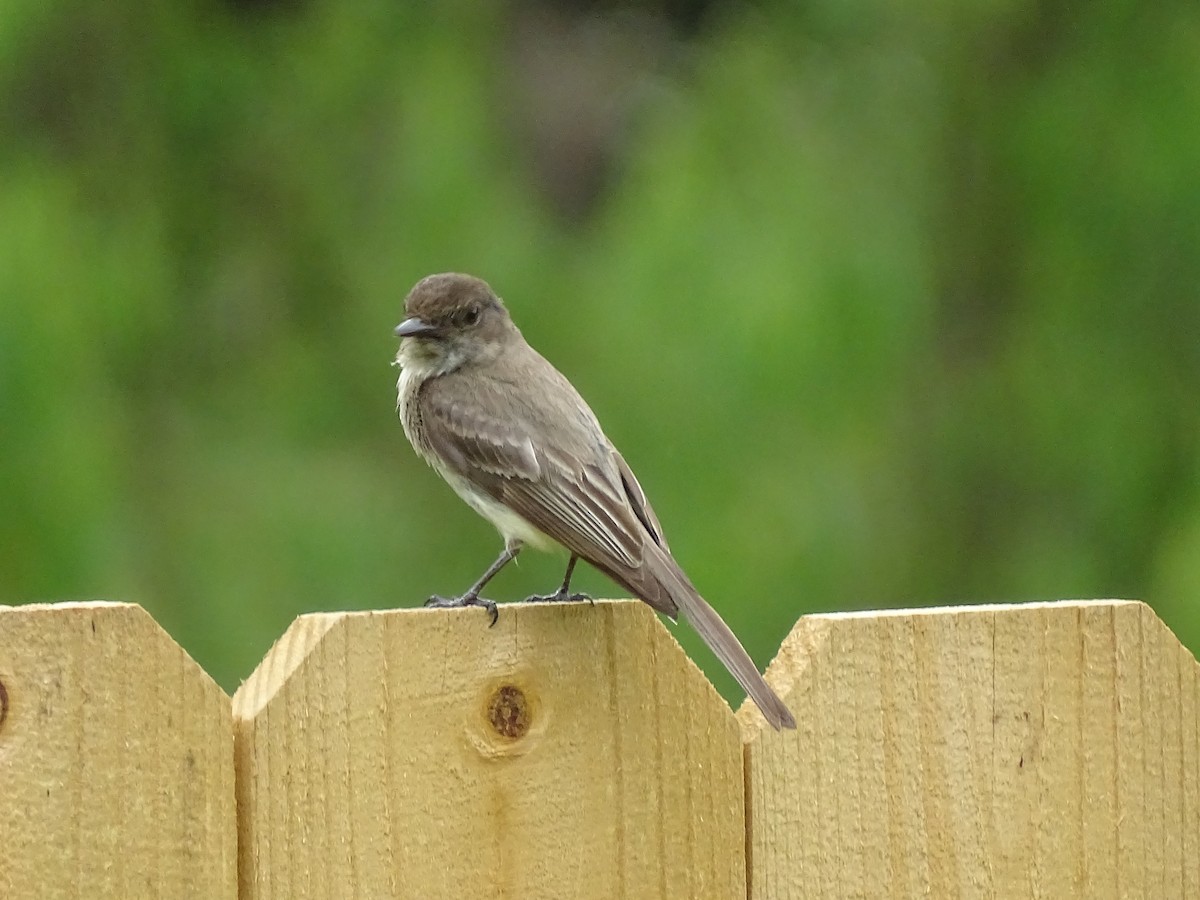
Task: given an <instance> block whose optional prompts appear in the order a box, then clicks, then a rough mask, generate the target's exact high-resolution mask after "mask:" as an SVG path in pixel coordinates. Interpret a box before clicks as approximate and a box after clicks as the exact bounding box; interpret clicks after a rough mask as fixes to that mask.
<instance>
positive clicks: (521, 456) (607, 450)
mask: <svg viewBox="0 0 1200 900" xmlns="http://www.w3.org/2000/svg"><path fill="white" fill-rule="evenodd" d="M395 334H396V336H397V337H399V338H400V339H401V340H400V346H399V349H398V351H397V353H396V359H395V365H397V366H399V368H400V375H399V378H398V379H397V382H396V410H397V414H398V416H399V418H400V421H401V424H402V425H403V428H404V433H405V435H406V436H407V438H408V440H409V442H410V443H411V444H412V446H413V448H414V449H415V450H416V452H417V454H418V455H419V456H420V457H421V458H423V459H424V460H425V461H426V462H427V463H428V464H429V465H430V466H431V467H432V468H433V469H434V470H435V471H436V472H437V473H438V474H439V475H441V477H442V478H443V479H444V480H445V481H446V482H447V483H448V484H449V485H450V487H451V488H453V490H454V491H455V493H457V494H458V496H459V497H461V498H462V499H463V501H465V502H466V503H467V505H468V506H470V507H471V508H472V509H474V510H475V512H477V513H479V514H480V515H481V516H482V517H483V518H484V519H486V520H488V521H489V522H491V524H492V525H493V526H494V527H495V528H496V530H497V531H499V532H500V535H501V537H502V538H503V540H504V550H503V552H501V554H500V555H499V556H498V557H497V558H496V560H495V562H493V563H492V564H491V565H490V566H489V567H488V568H487V570H486V571H485V572H484V573H483V575H481V576H480V577H479V579H478V580H477V581H476V582H475V583H474V584H473V585H472V586H471V587H470V588H469V589H468V590H467V591H466V592H465V593H463V594H461V595H459V596H455V597H446V596H441V595H434V596H432V597H430V598H429V599H428V600H427V601H426V604H425V605H426V606H433V607H467V606H479V607H483V608H484V609H486V610H487V611H488V612H489V613H490V615H491V623H492V624H493V625H494V624H495V622H496V617H497V615H498V611H497V608H496V605H495V603H494V602H493V601H491V600H487V599H485V598H483V597H481V596H480V593H481V591H482V590H483V589H484V587H485V585H487V583H488V582H489V581H490V580H491V579H492V578H493V577H494V576H495V575H496V573H497V572H499V571H500V570H501V569H503V568H504V566H505V565H507V564H508V563H509V562H511V561H512V560H513V559H515V558H516V556H517V554H518V553H520V552H521V550H522V548H523V547H526V546H529V547H533V548H535V549H539V550H551V551H552V550H556V549H560V548H565V550H566V551H567V553H568V555H569V558H568V562H567V569H566V573H565V575H564V576H563V580H562V584H561V585H560V586H559V587H558V589H557V590H556V591H554V592H553V593H551V594H544V595H536V596H534V597H531V598H530V599H531V600H542V601H569V600H575V601H581V600H587V599H590V598H588V597H587V596H586V595H584V594H578V593H572V592H571V589H570V587H571V577H572V575H573V573H574V571H575V566H576V563H577V562H578V561H579V560H581V559H582V560H584V561H586V562H587V563H589V564H590V565H592V566H593V567H595V568H596V569H598V570H599V571H601V572H603V573H604V574H605V575H607V576H608V577H609V578H611V579H612V580H613V581H614V582H616V583H617V584H619V585H620V586H621V587H622V588H624V589H625V590H627V591H629V592H630V593H631V594H632V595H633V596H635V597H637V598H639V599H641V600H643V601H644V602H645V603H647V604H649V605H650V606H651V607H652V608H654V609H655V610H657V611H658V612H660V613H662V614H663V615H665V616H667V617H668V618H670V619H671V620H673V621H674V620H676V619H677V618H678V617H679V616H680V615H682V616H683V618H684V619H685V620H686V621H687V622H688V623H690V624H691V626H692V627H693V628H694V629H695V630H696V632H697V633H698V634H699V635H700V637H701V638H702V639H703V640H704V642H705V643H706V644H707V645H708V647H709V648H710V649H711V650H712V651H713V653H714V654H716V656H717V658H718V659H720V660H721V662H722V664H723V665H724V666H725V667H726V669H728V670H729V672H730V674H732V675H733V677H734V678H735V679H736V680H737V682H738V684H739V685H741V687H742V689H743V690H745V691H746V693H747V694H748V695H749V697H750V698H751V699H752V700H753V701H754V703H755V704H756V705H757V706H758V708H759V709H760V710H761V711H762V714H763V716H764V718H765V719H766V721H767V722H768V723H770V724H771V725H772V726H773V727H774V728H775V729H777V730H778V729H780V728H795V727H796V722H795V719H794V717H793V716H792V713H791V711H790V710H789V709H788V708H787V706H786V705H785V704H784V702H783V701H782V700H781V699H780V698H779V696H778V695H777V694H776V693H775V691H774V690H773V689H772V688H771V687H770V685H768V684H767V682H766V681H765V680H764V679H763V677H762V675H761V674H759V671H758V668H757V667H756V666H755V664H754V661H753V660H752V659H751V658H750V656H749V654H747V653H746V651H745V649H744V648H743V647H742V645H741V643H740V642H739V641H738V639H737V637H736V636H735V635H734V633H733V631H732V630H731V629H730V628H729V626H728V625H726V624H725V622H724V621H723V620H722V619H721V617H720V615H718V613H717V612H716V610H714V609H713V608H712V606H710V605H709V604H708V602H707V601H705V600H704V598H703V597H702V596H701V595H700V593H699V591H697V590H696V588H695V586H694V585H693V584H692V582H691V581H690V580H689V578H688V576H687V575H686V574H685V573H684V571H683V569H682V568H681V567H680V565H679V563H677V562H676V560H675V558H674V556H672V554H671V550H670V547H669V546H668V544H667V539H666V537H665V535H664V533H663V528H662V525H661V524H660V523H659V520H658V516H657V515H655V513H654V509H653V507H651V505H650V501H649V500H647V498H646V494H645V492H644V491H643V490H642V486H641V484H639V482H638V480H637V478H636V477H635V476H634V474H633V470H632V469H631V468H630V467H629V465H628V463H626V462H625V458H624V457H623V456H622V455H621V454H620V452H618V450H617V449H616V447H615V446H613V444H612V442H611V441H610V440H609V439H608V437H607V436H606V435H605V434H604V431H603V430H602V429H601V427H600V423H599V421H598V420H597V418H596V416H595V414H594V413H593V412H592V410H591V408H590V407H589V406H588V405H587V403H585V402H584V400H583V398H582V397H581V396H580V395H579V393H578V391H576V390H575V388H574V387H573V386H572V385H571V383H570V382H569V381H568V380H567V379H566V377H565V376H564V375H562V374H561V373H560V372H559V371H558V370H557V369H556V368H555V367H554V366H553V365H551V364H550V363H549V362H548V361H547V360H546V359H545V358H544V357H543V356H542V355H541V354H540V353H538V352H537V351H536V350H535V349H533V347H531V346H530V345H529V344H528V343H527V342H526V340H525V338H524V336H523V335H522V334H521V331H520V330H519V329H518V328H517V326H516V324H515V323H514V322H513V320H512V317H511V316H510V314H509V312H508V309H507V308H506V307H505V305H504V302H503V301H502V300H501V299H500V298H499V297H498V296H497V294H496V293H495V291H493V290H492V288H491V286H490V285H488V283H487V282H486V281H483V280H482V279H480V278H476V277H474V276H471V275H465V274H461V273H457V272H446V273H440V274H436V275H429V276H427V277H425V278H422V279H421V280H420V281H418V282H417V283H416V285H415V286H414V287H413V288H412V290H411V291H409V293H408V295H407V297H406V298H405V301H404V319H403V321H402V322H401V323H400V324H399V325H397V326H396V328H395Z"/></svg>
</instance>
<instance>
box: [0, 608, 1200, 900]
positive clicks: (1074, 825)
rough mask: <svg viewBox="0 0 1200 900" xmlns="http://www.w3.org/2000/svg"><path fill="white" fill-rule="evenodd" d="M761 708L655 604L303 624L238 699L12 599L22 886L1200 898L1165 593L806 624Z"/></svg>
mask: <svg viewBox="0 0 1200 900" xmlns="http://www.w3.org/2000/svg"><path fill="white" fill-rule="evenodd" d="M767 677H768V679H769V680H770V681H771V682H772V684H773V685H774V686H775V687H776V688H777V689H778V690H779V692H780V694H781V695H782V696H783V697H784V698H785V700H787V702H788V703H789V705H790V707H791V709H792V710H793V712H794V713H795V715H796V719H797V721H798V722H799V727H798V729H797V730H796V731H794V732H785V733H774V732H772V731H771V730H770V729H769V728H767V727H765V725H763V724H762V720H761V719H760V718H759V716H758V714H757V712H756V711H755V710H754V709H752V708H743V709H742V710H740V711H739V712H738V714H737V715H736V716H735V715H734V714H733V713H732V712H731V711H730V710H729V708H728V707H727V706H726V704H725V703H724V702H723V701H722V700H721V698H720V697H719V696H718V695H717V694H716V692H715V691H714V690H713V688H712V687H711V686H710V685H709V683H708V682H707V681H706V680H705V679H704V677H703V676H702V675H701V673H700V672H699V670H697V669H696V667H695V666H694V665H693V664H692V663H691V662H690V661H689V660H688V659H687V658H686V657H685V656H684V655H683V653H682V652H681V651H680V649H679V647H678V646H677V645H676V644H675V642H674V640H673V639H672V638H671V636H670V634H669V633H668V632H667V630H666V629H665V627H664V626H663V625H662V624H661V623H660V622H659V620H658V619H657V618H656V617H655V616H654V615H653V614H652V613H651V611H650V610H649V609H648V608H647V607H645V606H644V605H642V604H640V603H636V602H629V601H625V602H603V603H598V604H596V606H595V607H590V606H587V605H562V606H555V605H533V606H511V607H506V608H504V609H503V611H502V615H501V616H500V620H499V623H498V624H497V625H496V627H495V628H492V629H489V628H486V627H484V624H483V616H482V615H479V614H477V611H475V610H468V611H446V610H397V611H392V612H365V613H329V614H319V615H309V616H303V617H301V618H299V619H298V620H297V621H296V622H295V623H294V624H293V625H292V627H291V628H290V629H288V631H287V632H286V633H285V634H284V635H283V637H282V638H280V640H279V641H278V642H277V643H276V645H275V646H274V647H273V648H272V649H271V651H270V652H269V653H268V654H267V656H266V658H265V659H264V660H263V662H262V663H261V665H260V666H259V667H258V669H257V670H256V671H255V672H254V674H253V675H251V677H250V678H249V679H248V680H247V681H246V682H245V684H243V685H242V687H241V689H240V690H238V692H237V693H236V695H235V696H234V697H233V698H232V700H230V698H228V697H227V696H226V695H225V694H224V692H222V691H221V689H220V688H219V687H217V685H216V684H215V683H213V681H212V680H211V679H210V678H209V677H208V676H207V675H206V674H205V673H204V672H203V671H202V670H201V669H200V668H199V667H198V666H197V665H196V664H195V663H194V662H193V661H192V660H191V659H190V658H189V657H188V656H187V655H186V654H185V653H184V652H183V650H181V649H180V648H179V646H178V645H176V644H175V643H174V642H173V641H172V640H171V639H170V637H168V636H167V634H166V633H165V632H163V631H162V629H160V628H159V627H158V625H156V624H155V623H154V621H153V620H152V619H151V618H150V617H149V616H148V615H147V614H146V613H145V612H144V611H143V610H142V609H140V608H139V607H137V606H131V605H123V604H108V603H82V604H63V605H54V606H24V607H0V898H3V900H35V898H36V900H52V898H60V897H62V898H67V897H70V898H77V897H85V898H90V897H103V898H121V900H126V898H143V897H145V898H170V900H185V898H203V900H233V898H243V900H248V898H255V900H267V898H272V900H276V898H277V900H301V898H331V900H332V898H337V900H343V898H393V897H403V898H421V900H426V898H443V897H444V898H491V897H505V898H509V897H512V898H517V897H519V898H556V900H557V898H635V900H641V898H672V900H674V898H693V897H696V898H710V897H711V898H722V900H727V898H744V897H746V896H750V897H752V898H756V900H762V898H908V897H932V898H959V897H964V898H975V897H987V898H991V897H1003V898H1022V900H1024V898H1038V897H1044V898H1052V900H1060V898H1074V897H1078V898H1089V900H1090V898H1118V897H1144V898H1153V900H1158V898H1180V900H1189V898H1200V724H1198V719H1197V704H1198V701H1200V668H1198V667H1197V664H1196V661H1195V659H1194V658H1193V657H1192V655H1191V654H1190V653H1188V652H1187V651H1186V650H1185V649H1184V648H1182V647H1181V646H1180V644H1179V643H1178V641H1177V640H1176V639H1175V638H1174V636H1173V635H1172V634H1171V633H1170V632H1169V631H1168V630H1167V628H1166V627H1165V626H1164V625H1163V624H1162V623H1161V622H1160V621H1159V620H1158V619H1157V618H1156V617H1155V615H1154V613H1153V612H1152V611H1151V610H1150V609H1149V608H1147V607H1146V606H1144V605H1142V604H1140V603H1132V602H1123V601H1111V602H1110V601H1098V602H1070V603H1053V604H1032V605H1024V606H980V607H962V608H953V609H934V610H924V611H906V612H881V613H878V612H877V613H858V614H843V615H825V616H809V617H805V618H803V619H801V620H800V622H799V623H798V624H797V625H796V627H795V629H794V630H793V632H792V634H791V635H790V636H789V637H788V638H787V640H786V641H785V643H784V645H783V647H782V649H781V650H780V653H779V656H778V658H777V659H776V660H775V662H774V663H773V664H772V665H771V668H770V670H769V671H768V676H767Z"/></svg>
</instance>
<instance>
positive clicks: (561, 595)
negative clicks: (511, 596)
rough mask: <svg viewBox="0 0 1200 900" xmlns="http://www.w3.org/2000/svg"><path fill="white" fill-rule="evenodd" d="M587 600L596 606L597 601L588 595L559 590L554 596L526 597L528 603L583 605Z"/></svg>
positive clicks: (536, 595)
mask: <svg viewBox="0 0 1200 900" xmlns="http://www.w3.org/2000/svg"><path fill="white" fill-rule="evenodd" d="M584 600H586V601H587V602H588V603H590V604H592V606H595V605H596V601H595V600H593V599H592V598H591V596H590V595H588V594H579V593H576V594H571V593H568V592H567V591H564V590H563V589H562V588H559V589H558V590H557V591H555V592H554V593H553V594H534V595H533V596H532V597H526V598H525V602H526V603H582V602H583V601H584Z"/></svg>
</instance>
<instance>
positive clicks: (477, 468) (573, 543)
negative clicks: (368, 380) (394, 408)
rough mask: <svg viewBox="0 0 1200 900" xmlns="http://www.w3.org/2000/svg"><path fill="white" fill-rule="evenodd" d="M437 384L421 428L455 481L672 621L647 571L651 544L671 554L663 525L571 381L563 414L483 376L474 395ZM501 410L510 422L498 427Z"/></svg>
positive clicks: (668, 603)
mask: <svg viewBox="0 0 1200 900" xmlns="http://www.w3.org/2000/svg"><path fill="white" fill-rule="evenodd" d="M552 371H553V370H552ZM554 375H555V376H558V378H559V379H561V376H559V375H558V373H557V371H555V372H554ZM445 377H446V378H453V377H454V376H453V375H450V376H445ZM440 381H441V379H435V380H432V381H430V382H428V383H427V384H426V385H425V386H424V388H423V393H424V394H425V396H424V397H423V400H424V402H423V403H422V424H423V426H424V429H425V435H426V439H427V440H428V441H429V443H430V445H431V446H432V447H433V448H434V449H435V450H436V451H437V453H438V455H439V456H440V457H441V458H442V459H443V460H444V461H445V463H446V464H447V465H448V466H449V467H450V468H451V469H452V470H453V471H454V472H456V473H457V474H458V475H460V476H462V477H463V478H466V479H467V480H469V481H470V482H471V483H472V484H474V485H475V486H476V487H478V488H479V489H480V490H482V491H484V492H485V493H486V494H487V495H488V496H490V497H492V498H493V499H494V500H497V501H499V502H500V503H503V504H505V505H506V506H508V507H509V508H510V509H512V510H513V511H514V512H516V513H517V514H518V515H520V516H521V517H522V518H523V519H525V520H526V521H527V522H529V523H530V524H531V525H533V526H534V527H535V528H537V529H538V530H539V531H541V532H542V533H543V534H546V535H548V536H549V537H551V538H553V539H554V540H556V541H558V543H560V544H562V545H563V546H564V547H566V548H567V549H568V550H569V551H570V552H572V553H574V554H576V555H577V556H579V557H581V558H582V559H584V560H586V561H587V562H589V563H590V564H592V565H593V566H595V567H596V568H598V569H600V570H601V571H602V572H604V573H605V574H607V575H608V576H609V577H611V578H613V579H614V580H615V581H617V583H619V584H621V585H622V586H624V587H626V588H627V589H629V590H632V591H634V592H635V593H637V594H638V596H639V597H641V598H642V599H643V600H645V601H646V602H647V603H649V604H650V605H651V606H654V607H655V608H657V609H659V610H660V611H661V612H664V613H666V614H668V615H671V616H674V615H675V614H676V612H677V609H676V606H675V603H674V601H673V600H671V598H670V597H669V596H667V595H666V594H664V593H663V592H662V591H661V590H660V588H659V585H658V584H657V583H649V581H653V579H650V573H648V572H646V571H645V569H644V567H643V562H644V559H645V543H646V541H647V539H649V540H650V541H653V542H654V543H655V544H658V545H660V546H662V547H664V548H665V547H666V543H665V541H664V540H663V539H662V529H661V527H660V526H659V524H658V518H657V517H656V516H655V515H654V511H653V509H652V508H651V507H650V504H649V503H648V502H647V501H646V497H645V494H644V493H643V491H642V488H641V485H639V484H638V482H637V479H636V478H635V477H634V475H633V472H632V471H631V470H630V468H629V466H628V465H627V464H626V462H625V460H624V459H622V457H621V455H620V454H619V453H617V451H616V450H615V449H614V448H613V447H612V445H611V444H610V443H609V442H608V440H607V438H605V436H604V433H603V432H602V431H601V430H600V426H599V424H597V423H596V420H595V417H594V415H593V414H592V412H591V410H590V409H588V408H587V405H586V404H584V402H583V400H582V399H579V398H578V395H577V394H576V393H575V392H574V389H573V388H571V387H570V385H569V384H568V383H567V382H566V380H565V379H561V384H560V385H558V386H559V387H560V388H561V387H562V386H565V387H566V389H567V390H568V391H569V393H568V394H566V395H565V399H568V400H570V401H571V402H570V403H563V404H560V406H559V407H556V406H555V404H553V403H549V404H535V403H531V402H528V400H529V399H530V398H528V397H526V396H524V395H523V394H522V392H521V389H520V388H519V387H516V386H514V385H510V384H507V383H503V382H496V381H493V380H486V379H482V378H479V377H478V373H476V377H474V378H472V387H473V390H472V391H471V392H470V393H466V392H464V391H462V390H459V389H455V390H453V391H450V390H447V389H446V388H447V387H449V386H450V385H449V384H448V382H442V383H441V384H439V382H440ZM461 386H462V383H461V382H460V383H459V385H457V386H455V387H456V388H461ZM556 393H557V396H558V397H564V395H563V394H561V393H560V392H556ZM451 394H453V398H452V399H451V396H450V395H451ZM501 395H503V396H501ZM496 409H507V410H511V411H512V415H511V416H510V417H509V418H507V419H502V418H500V417H498V416H497V415H496V414H495V413H494V412H493V410H496ZM538 435H540V436H541V437H540V438H539V437H537V436H538Z"/></svg>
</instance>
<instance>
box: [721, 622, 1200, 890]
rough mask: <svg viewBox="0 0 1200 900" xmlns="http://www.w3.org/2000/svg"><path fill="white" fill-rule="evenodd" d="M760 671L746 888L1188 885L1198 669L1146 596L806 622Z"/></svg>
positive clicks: (751, 731)
mask: <svg viewBox="0 0 1200 900" xmlns="http://www.w3.org/2000/svg"><path fill="white" fill-rule="evenodd" d="M768 679H769V680H770V681H771V682H772V683H773V684H774V685H775V686H776V687H777V688H779V689H780V690H781V691H782V694H783V697H784V699H785V700H786V701H787V702H788V703H789V705H790V706H791V709H792V711H793V712H794V713H795V716H796V719H797V721H798V722H799V728H798V730H797V731H795V732H792V733H790V734H789V733H783V734H773V733H770V732H769V731H765V732H760V731H759V730H758V729H757V727H756V726H754V725H753V724H752V721H753V717H752V715H751V714H750V711H749V710H742V711H739V718H740V719H741V720H742V722H743V726H744V730H745V733H746V736H747V739H748V745H747V753H746V765H747V816H748V867H749V872H750V886H751V891H750V896H751V897H753V898H755V900H767V898H769V900H784V898H801V897H803V898H831V900H832V898H837V900H844V898H910V897H933V898H939V900H940V898H1013V900H1028V898H1047V900H1067V898H1087V900H1096V898H1126V897H1142V898H1148V900H1151V898H1152V900H1166V898H1179V900H1192V898H1197V897H1200V847H1198V846H1197V839H1198V836H1200V764H1198V759H1200V725H1198V722H1197V697H1198V693H1200V669H1198V667H1197V664H1196V660H1195V659H1194V658H1193V657H1192V655H1191V654H1190V653H1189V652H1188V651H1187V650H1186V649H1184V648H1183V647H1182V646H1180V644H1179V642H1178V641H1177V640H1176V639H1175V637H1174V636H1173V635H1172V634H1171V633H1170V631H1169V630H1168V629H1167V628H1166V626H1164V625H1163V623H1162V622H1161V621H1160V620H1159V619H1158V618H1157V617H1156V616H1155V615H1154V613H1153V612H1152V611H1151V610H1150V609H1149V608H1148V607H1146V606H1144V605H1142V604H1140V603H1133V602H1124V601H1091V602H1066V603H1054V604H1029V605H1023V606H980V607H960V608H949V609H931V610H922V611H906V612H894V613H892V612H872V613H855V614H841V615H827V616H809V617H806V618H804V619H802V620H801V621H800V622H799V623H798V625H797V626H796V628H795V630H794V631H793V633H792V634H791V636H790V637H789V638H788V640H787V641H786V642H785V644H784V646H783V648H782V650H781V651H780V654H779V658H778V659H777V660H776V661H775V663H773V664H772V666H771V669H770V670H769V671H768Z"/></svg>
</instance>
